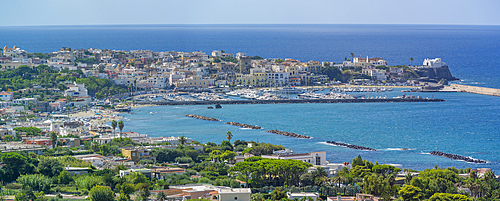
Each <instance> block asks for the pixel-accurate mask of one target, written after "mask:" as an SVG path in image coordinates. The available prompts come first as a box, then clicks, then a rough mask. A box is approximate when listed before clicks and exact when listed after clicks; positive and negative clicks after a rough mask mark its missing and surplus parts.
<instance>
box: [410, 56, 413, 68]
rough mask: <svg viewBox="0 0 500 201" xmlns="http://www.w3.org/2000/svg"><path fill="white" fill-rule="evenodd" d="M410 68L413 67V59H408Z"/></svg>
mask: <svg viewBox="0 0 500 201" xmlns="http://www.w3.org/2000/svg"><path fill="white" fill-rule="evenodd" d="M410 66H413V57H411V58H410Z"/></svg>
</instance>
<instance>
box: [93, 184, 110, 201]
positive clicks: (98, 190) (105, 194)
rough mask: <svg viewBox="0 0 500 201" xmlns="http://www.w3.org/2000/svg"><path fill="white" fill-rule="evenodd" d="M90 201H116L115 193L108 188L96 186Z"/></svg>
mask: <svg viewBox="0 0 500 201" xmlns="http://www.w3.org/2000/svg"><path fill="white" fill-rule="evenodd" d="M89 195H90V200H92V201H114V200H115V193H114V192H113V191H112V190H111V188H109V187H108V186H94V187H93V188H92V189H91V190H90V193H89Z"/></svg>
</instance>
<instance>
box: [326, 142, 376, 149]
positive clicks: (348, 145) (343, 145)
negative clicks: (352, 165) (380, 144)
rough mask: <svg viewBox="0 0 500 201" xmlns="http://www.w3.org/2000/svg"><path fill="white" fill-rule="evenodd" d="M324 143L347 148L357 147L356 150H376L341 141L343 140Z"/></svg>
mask: <svg viewBox="0 0 500 201" xmlns="http://www.w3.org/2000/svg"><path fill="white" fill-rule="evenodd" d="M326 143H328V144H333V145H335V146H342V147H347V148H350V149H358V150H366V151H377V150H376V149H372V148H369V147H363V146H359V145H353V144H347V143H343V142H335V141H326Z"/></svg>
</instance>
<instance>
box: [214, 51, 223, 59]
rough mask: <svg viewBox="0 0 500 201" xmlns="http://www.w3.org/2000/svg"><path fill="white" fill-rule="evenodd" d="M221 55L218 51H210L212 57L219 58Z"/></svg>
mask: <svg viewBox="0 0 500 201" xmlns="http://www.w3.org/2000/svg"><path fill="white" fill-rule="evenodd" d="M221 55H222V52H221V51H220V50H214V51H212V56H213V57H219V56H221Z"/></svg>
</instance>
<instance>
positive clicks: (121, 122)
mask: <svg viewBox="0 0 500 201" xmlns="http://www.w3.org/2000/svg"><path fill="white" fill-rule="evenodd" d="M124 126H125V125H124V124H123V121H122V120H120V121H119V122H118V128H119V129H120V134H121V133H122V130H123V127H124Z"/></svg>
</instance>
